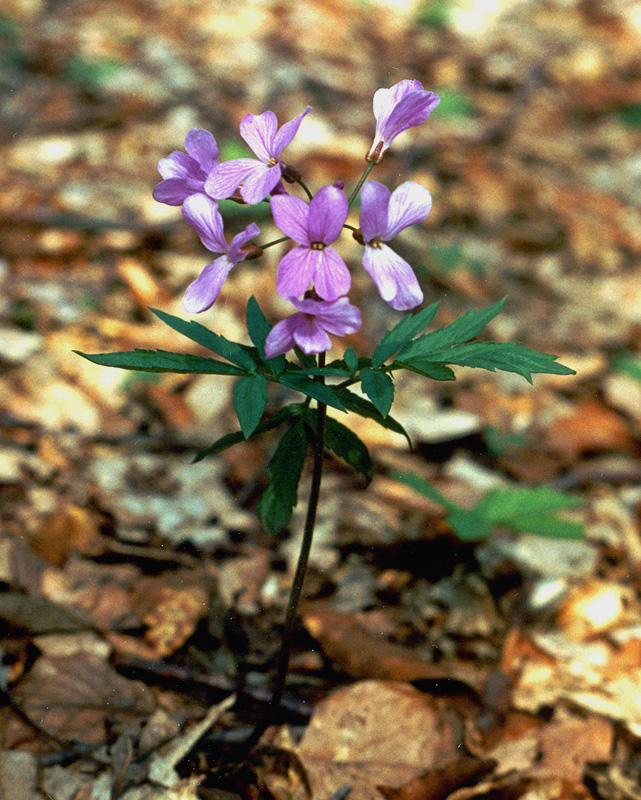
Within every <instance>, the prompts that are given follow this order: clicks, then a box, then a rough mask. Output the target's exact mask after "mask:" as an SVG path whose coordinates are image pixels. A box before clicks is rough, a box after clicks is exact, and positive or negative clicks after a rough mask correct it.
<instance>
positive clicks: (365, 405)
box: [336, 389, 412, 450]
mask: <svg viewBox="0 0 641 800" xmlns="http://www.w3.org/2000/svg"><path fill="white" fill-rule="evenodd" d="M336 396H337V397H338V398H339V399H340V401H341V403H343V405H344V406H345V408H346V409H347V410H348V411H351V412H352V413H354V414H358V415H359V416H360V417H366V418H367V419H373V420H374V421H375V422H378V424H379V425H380V426H381V427H382V428H387V429H388V430H390V431H394V433H400V434H401V436H404V437H405V438H406V439H407V443H408V445H409V447H410V450H411V449H412V441H411V439H410V437H409V436H408V433H407V431H406V430H405V428H404V427H403V426H402V425H401V423H400V422H397V421H396V420H395V419H394V418H393V417H390V416H389V414H388V415H387V416H386V417H384V416H383V415H382V414H381V412H380V411H379V410H378V409H377V408H376V406H375V405H374V404H373V403H370V401H369V400H366V399H365V398H364V397H360V396H359V395H357V394H354V393H353V392H350V391H349V389H339V390H338V391H337V392H336Z"/></svg>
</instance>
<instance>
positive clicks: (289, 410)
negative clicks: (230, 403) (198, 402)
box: [192, 403, 304, 464]
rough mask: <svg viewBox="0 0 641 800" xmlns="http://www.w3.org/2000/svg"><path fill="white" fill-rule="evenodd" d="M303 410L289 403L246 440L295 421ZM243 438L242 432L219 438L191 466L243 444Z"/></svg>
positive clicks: (297, 404) (296, 404) (298, 404)
mask: <svg viewBox="0 0 641 800" xmlns="http://www.w3.org/2000/svg"><path fill="white" fill-rule="evenodd" d="M303 409H304V406H303V404H302V403H291V404H290V405H288V406H285V407H284V408H281V409H280V411H277V412H276V413H275V414H274V416H273V417H270V418H269V419H268V420H265V422H261V424H260V425H258V426H257V427H256V429H255V430H254V432H253V433H252V434H251V435H250V436H249V437H247V438H249V439H255V438H256V437H257V436H261V435H262V434H263V433H267V432H268V431H271V430H273V429H274V428H277V427H278V426H279V425H282V424H283V423H285V422H288V421H289V420H292V419H295V418H296V417H298V416H300V415H301V414H302V413H303ZM245 438H246V437H245V436H244V434H243V432H242V431H236V432H235V433H228V434H226V435H225V436H221V437H220V439H217V440H216V441H215V442H214V443H213V444H212V445H210V446H209V447H207V448H206V449H205V450H201V451H200V452H199V453H198V454H197V455H196V457H195V458H194V460H193V461H192V464H196V463H197V462H198V461H202V460H203V459H204V458H209V457H210V456H215V455H218V453H222V452H223V451H224V450H227V449H228V448H229V447H233V446H234V445H235V444H239V443H240V442H244V441H245Z"/></svg>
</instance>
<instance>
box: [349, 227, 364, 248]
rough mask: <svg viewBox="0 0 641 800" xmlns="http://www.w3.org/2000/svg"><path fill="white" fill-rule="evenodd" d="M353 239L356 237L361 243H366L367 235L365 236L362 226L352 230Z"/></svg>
mask: <svg viewBox="0 0 641 800" xmlns="http://www.w3.org/2000/svg"><path fill="white" fill-rule="evenodd" d="M352 239H356V241H357V242H358V243H359V244H362V245H364V244H365V237H364V236H363V231H362V230H361V229H360V228H359V229H358V230H356V231H352Z"/></svg>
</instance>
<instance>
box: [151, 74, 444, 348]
mask: <svg viewBox="0 0 641 800" xmlns="http://www.w3.org/2000/svg"><path fill="white" fill-rule="evenodd" d="M438 102H439V98H438V96H437V95H436V94H434V93H433V92H428V91H426V90H424V89H423V86H422V85H421V84H420V83H419V82H418V81H410V80H404V81H400V83H397V84H396V85H395V86H393V87H391V88H390V89H379V90H378V91H377V92H376V93H375V95H374V104H373V105H374V117H375V120H376V132H375V134H374V140H373V142H372V146H371V148H370V150H369V152H368V153H367V155H366V161H367V162H368V166H367V170H366V172H365V175H364V177H363V179H362V180H361V182H359V185H358V188H360V199H361V213H360V223H359V224H360V228H359V229H354V228H352V231H353V235H354V238H355V239H356V240H357V241H358V242H360V244H362V245H363V248H364V249H363V267H364V269H365V270H366V272H367V273H368V274H369V275H370V277H371V278H372V280H373V281H374V284H375V285H376V287H377V289H378V291H379V293H380V295H381V297H382V298H383V300H385V301H386V302H388V303H389V304H390V305H391V306H392V308H394V309H396V310H399V311H404V310H407V309H411V308H414V307H415V306H417V305H419V304H420V303H421V302H422V300H423V293H422V292H421V289H420V286H419V284H418V281H417V279H416V275H415V274H414V271H413V270H412V268H411V266H410V265H409V264H408V263H407V262H406V261H405V260H404V259H403V258H401V257H400V256H399V255H398V254H397V253H395V252H394V250H392V248H391V247H389V245H388V244H387V242H389V241H391V240H392V239H393V238H395V237H396V236H397V235H398V234H399V233H400V232H401V231H402V230H403V229H404V228H407V227H408V226H409V225H414V224H415V223H418V222H421V221H422V220H424V219H425V218H426V217H427V215H428V214H429V212H430V209H431V205H432V200H431V197H430V193H429V192H428V190H427V189H425V188H424V187H423V186H420V185H419V184H417V183H413V182H406V183H403V184H401V186H399V187H398V188H397V189H395V190H394V191H393V192H390V190H389V189H388V188H387V187H385V186H383V185H382V184H381V183H377V182H376V181H369V180H365V178H366V177H367V175H368V174H369V172H370V171H371V169H372V167H373V166H375V165H376V164H378V163H380V161H381V159H382V158H383V155H384V154H385V152H386V151H387V150H388V149H389V147H390V145H391V143H392V141H393V140H394V139H395V138H396V137H397V136H398V135H399V134H400V133H402V132H403V131H406V130H407V129H408V128H411V127H414V126H416V125H420V124H422V123H423V122H425V120H426V119H427V118H428V117H429V115H430V113H431V112H432V111H433V110H434V108H435V107H436V105H437V104H438ZM310 111H311V108H310V107H309V106H308V107H307V108H306V109H305V111H303V112H302V113H301V114H299V115H298V116H297V117H295V118H294V119H292V120H290V121H289V122H286V123H285V124H283V125H282V126H281V127H280V128H279V127H278V120H277V118H276V115H275V114H274V113H273V112H272V111H265V112H264V113H263V114H259V115H254V114H247V115H246V116H245V117H244V118H243V120H242V121H241V124H240V135H241V137H242V138H243V139H244V141H245V142H246V143H247V145H249V147H250V149H251V150H252V152H253V153H254V155H255V156H256V158H236V159H232V160H230V161H226V162H224V163H221V162H220V161H219V159H218V146H217V144H216V140H215V139H214V137H213V136H212V134H211V133H209V132H208V131H204V130H201V129H198V128H196V129H194V130H192V131H190V132H189V133H188V134H187V137H186V139H185V150H186V153H183V152H180V151H174V152H173V153H171V155H169V156H168V157H167V158H163V159H162V160H161V161H160V162H159V164H158V171H159V172H160V175H161V177H162V179H163V180H161V181H160V183H159V184H158V185H157V186H156V187H155V189H154V193H153V194H154V198H155V199H156V200H158V201H159V202H161V203H167V204H169V205H176V206H178V205H181V206H182V214H183V217H184V218H185V220H186V221H187V222H188V223H189V224H190V225H191V227H192V228H193V229H194V230H195V231H196V233H197V234H198V236H199V238H200V240H201V242H202V243H203V244H204V246H205V247H206V248H207V249H208V250H209V251H211V252H212V253H216V254H219V257H218V258H216V259H215V260H213V261H212V262H210V263H209V264H207V266H206V267H205V268H204V269H203V271H202V272H201V274H200V275H199V277H198V278H197V279H196V280H195V281H194V282H193V283H192V284H191V285H190V286H189V287H188V288H187V291H186V293H185V297H184V300H183V305H184V308H185V310H186V311H188V312H189V313H193V314H198V313H200V312H202V311H206V310H207V309H208V308H210V307H211V306H212V305H213V303H214V302H215V300H216V298H217V297H218V294H219V292H220V290H221V287H222V285H223V283H224V281H225V279H226V278H227V275H228V274H229V272H230V270H231V269H232V268H233V267H234V265H235V264H237V263H238V262H240V261H243V260H246V259H248V258H253V257H256V256H257V255H260V254H261V253H262V251H263V249H264V248H265V247H269V246H271V244H275V243H277V242H280V241H282V239H279V240H277V241H276V242H273V243H268V244H266V245H263V247H262V248H261V247H259V246H257V245H256V244H252V243H251V242H250V240H251V239H254V238H256V237H257V236H259V235H260V229H259V227H258V226H257V225H256V224H255V223H252V224H250V225H248V226H247V227H246V228H245V230H243V231H241V232H240V233H238V234H236V236H234V238H233V239H232V241H231V243H229V242H228V241H227V239H226V238H225V235H224V232H223V219H222V217H221V214H220V211H219V208H218V203H217V201H218V200H222V199H224V198H232V199H236V200H237V201H238V202H244V203H247V204H250V205H253V204H257V203H261V202H263V201H265V202H269V204H270V207H271V212H272V216H273V220H274V223H275V225H276V227H277V228H279V229H280V230H281V231H282V233H283V234H285V237H287V238H289V239H291V240H292V241H293V242H294V243H295V245H296V246H295V247H293V248H292V249H291V250H289V252H288V253H286V254H285V256H284V257H283V258H282V259H281V261H280V264H279V265H278V271H277V276H276V288H277V291H278V293H279V294H280V295H281V297H283V298H284V299H286V300H288V301H289V302H291V303H292V305H293V306H294V307H295V308H296V309H297V313H295V314H293V315H292V316H291V317H289V318H288V319H286V320H284V321H282V322H280V323H278V324H277V325H275V326H274V328H273V329H272V330H271V332H270V334H269V336H268V339H267V342H266V345H265V352H266V355H267V356H268V357H269V358H271V357H274V356H276V355H280V354H282V353H285V352H287V351H288V350H290V349H291V348H292V347H294V346H297V347H299V348H300V349H301V350H302V351H303V352H304V353H307V354H312V353H321V352H324V351H326V350H329V348H330V347H331V341H330V339H329V336H328V333H331V334H334V335H338V336H344V335H346V334H348V333H355V332H356V331H357V330H359V328H360V326H361V315H360V311H359V310H358V309H357V308H356V307H355V306H353V305H352V304H351V303H350V302H349V300H348V298H347V294H348V292H349V290H350V286H351V276H350V272H349V270H348V268H347V265H346V264H345V262H344V260H343V258H342V257H341V256H340V255H339V253H338V252H337V251H336V250H335V249H334V247H333V245H334V243H335V242H336V240H337V239H338V238H339V236H340V234H341V232H342V231H343V228H345V227H347V228H351V226H350V225H346V220H347V216H348V213H349V207H350V205H351V202H352V201H353V200H354V199H355V197H356V192H355V193H353V194H352V196H351V197H350V199H349V200H348V198H347V195H346V194H345V192H344V190H343V184H342V182H339V183H336V184H334V185H331V186H325V187H323V188H322V189H320V190H319V191H318V192H316V194H315V195H313V196H312V195H311V193H310V192H309V190H308V189H307V187H306V186H305V184H304V183H303V182H302V180H301V177H300V174H299V173H298V172H297V170H295V169H293V168H292V167H291V166H288V165H287V164H285V163H284V162H283V161H282V160H281V156H282V153H283V151H284V149H285V148H286V147H287V145H288V144H289V143H290V142H291V141H292V139H293V138H294V136H295V135H296V134H297V132H298V129H299V128H300V125H301V123H302V121H303V119H304V118H305V116H306V115H307V114H308V113H309V112H310ZM284 182H285V183H289V184H292V183H298V184H300V186H301V187H302V188H303V189H304V190H305V192H306V194H307V196H308V201H306V200H302V199H301V198H300V197H296V196H294V195H291V194H289V193H288V192H287V189H286V188H285V184H284Z"/></svg>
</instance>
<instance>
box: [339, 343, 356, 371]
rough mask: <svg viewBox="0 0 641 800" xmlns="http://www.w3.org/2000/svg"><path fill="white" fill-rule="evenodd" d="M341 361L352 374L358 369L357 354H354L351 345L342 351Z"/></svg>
mask: <svg viewBox="0 0 641 800" xmlns="http://www.w3.org/2000/svg"><path fill="white" fill-rule="evenodd" d="M343 361H344V362H345V364H346V365H347V369H348V370H349V371H350V372H351V373H352V375H353V374H354V373H355V372H356V370H357V369H358V356H357V355H356V350H354V348H353V347H348V348H347V350H346V351H345V352H344V353H343Z"/></svg>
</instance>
